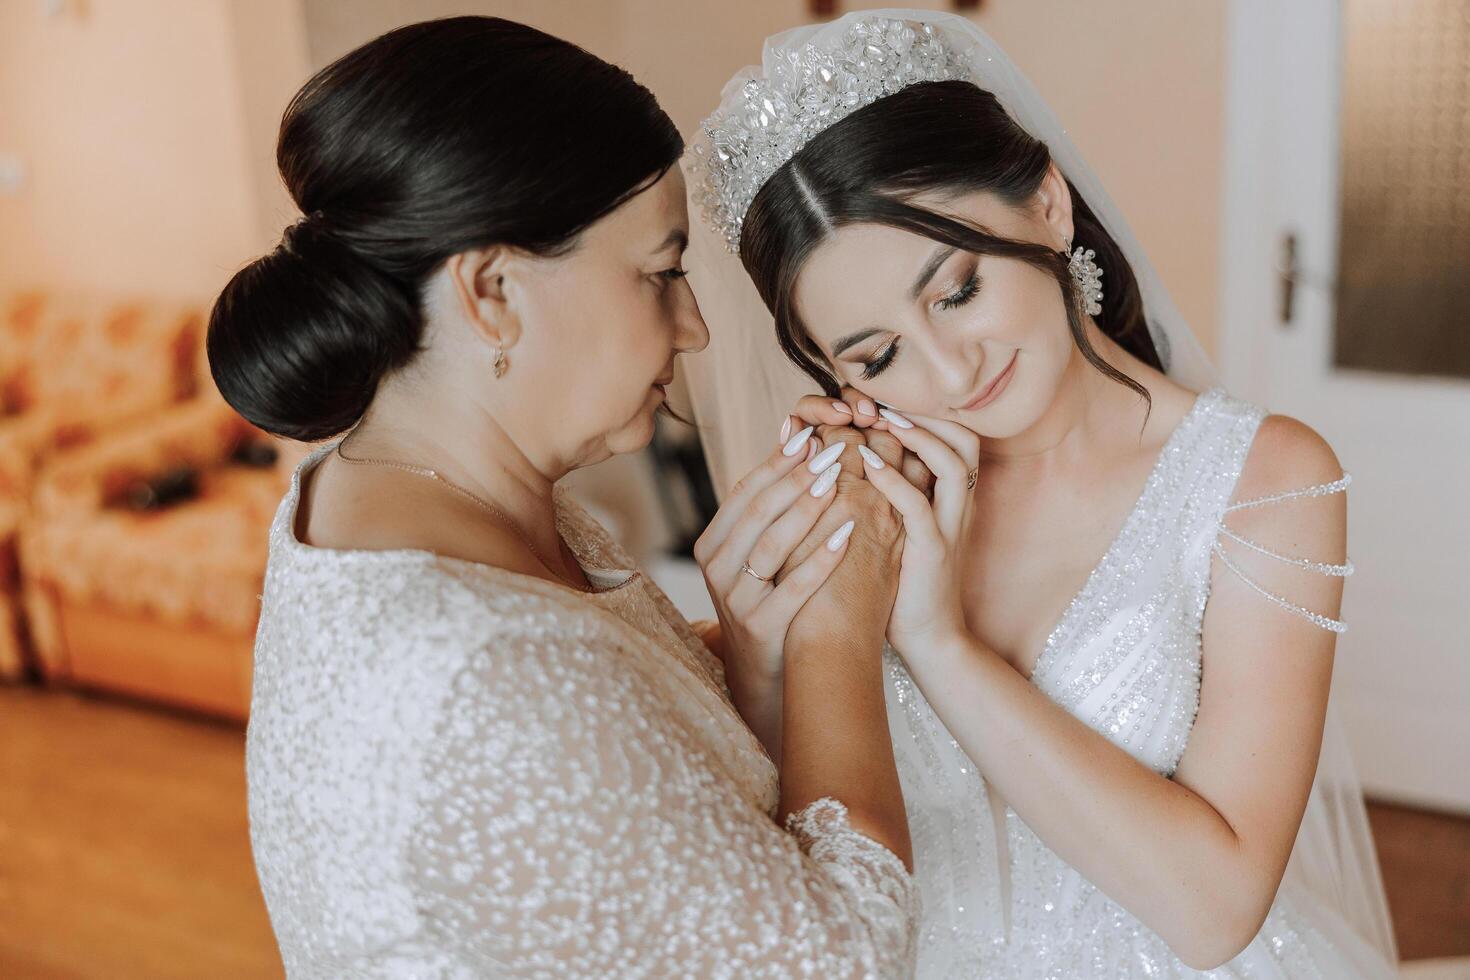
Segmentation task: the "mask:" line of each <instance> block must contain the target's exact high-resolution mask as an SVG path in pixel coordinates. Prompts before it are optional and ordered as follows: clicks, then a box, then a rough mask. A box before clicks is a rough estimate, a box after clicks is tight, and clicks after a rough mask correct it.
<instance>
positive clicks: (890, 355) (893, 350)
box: [862, 337, 898, 381]
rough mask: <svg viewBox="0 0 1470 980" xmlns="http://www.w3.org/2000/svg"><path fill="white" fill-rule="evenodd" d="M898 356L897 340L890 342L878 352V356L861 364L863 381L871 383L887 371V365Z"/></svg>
mask: <svg viewBox="0 0 1470 980" xmlns="http://www.w3.org/2000/svg"><path fill="white" fill-rule="evenodd" d="M897 356H898V338H896V337H895V338H894V339H893V340H890V341H889V342H888V343H887V344H885V345H884V346H883V347H882V348H880V349H879V351H878V356H877V357H875V358H873V359H872V360H871V361H864V362H863V374H862V377H863V380H864V381H872V380H873V379H874V378H876V377H877V376H878V375H880V374H882V373H883V372H884V371H886V370H888V365H890V364H892V363H893V359H894V358H895V357H897Z"/></svg>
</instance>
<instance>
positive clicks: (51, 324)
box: [0, 291, 203, 680]
mask: <svg viewBox="0 0 1470 980" xmlns="http://www.w3.org/2000/svg"><path fill="white" fill-rule="evenodd" d="M202 334H203V316H202V314H201V313H200V311H199V310H198V309H197V308H193V307H189V306H186V305H183V304H177V303H157V302H145V301H118V300H107V299H101V298H98V297H93V296H87V295H84V294H75V293H50V294H48V293H45V292H40V291H31V292H23V293H18V294H15V295H12V296H9V297H7V298H4V299H0V680H15V679H18V678H20V677H22V676H24V674H25V673H26V671H27V667H28V664H30V663H31V661H32V659H33V658H32V656H31V651H30V649H29V648H30V642H29V637H28V629H27V626H26V621H25V620H26V617H25V615H24V611H23V609H24V606H25V603H23V602H22V601H21V589H22V587H23V573H22V569H21V567H20V559H19V554H18V548H17V543H18V536H19V534H20V531H21V529H22V528H23V527H24V526H25V524H26V522H27V521H28V520H29V515H30V512H31V502H32V493H33V487H34V483H35V479H36V474H37V473H38V472H39V470H40V469H42V468H43V467H44V466H45V465H46V463H47V461H48V460H50V459H51V458H53V457H54V456H57V455H58V454H64V453H65V452H67V451H68V450H70V449H72V448H75V447H79V446H84V445H87V444H89V443H92V442H94V441H96V440H98V439H100V438H102V437H104V436H105V435H106V434H107V433H109V432H111V431H113V430H115V429H117V428H118V427H122V426H126V425H128V424H131V423H133V422H136V421H139V420H141V419H143V418H146V417H147V416H149V415H151V414H153V413H155V412H158V411H159V410H161V409H163V408H166V407H167V406H169V405H172V404H176V403H178V402H180V401H181V400H183V399H187V398H190V397H192V396H193V395H195V394H196V393H197V392H198V390H199V381H200V363H201V360H202V357H201V351H202V348H203V337H202Z"/></svg>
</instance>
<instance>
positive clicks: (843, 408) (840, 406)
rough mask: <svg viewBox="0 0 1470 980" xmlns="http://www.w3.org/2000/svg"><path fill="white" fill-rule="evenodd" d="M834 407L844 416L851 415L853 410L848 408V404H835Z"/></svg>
mask: <svg viewBox="0 0 1470 980" xmlns="http://www.w3.org/2000/svg"><path fill="white" fill-rule="evenodd" d="M832 407H833V408H835V409H836V410H837V411H838V412H839V413H841V414H842V415H851V414H852V409H850V408H848V407H847V402H833V403H832Z"/></svg>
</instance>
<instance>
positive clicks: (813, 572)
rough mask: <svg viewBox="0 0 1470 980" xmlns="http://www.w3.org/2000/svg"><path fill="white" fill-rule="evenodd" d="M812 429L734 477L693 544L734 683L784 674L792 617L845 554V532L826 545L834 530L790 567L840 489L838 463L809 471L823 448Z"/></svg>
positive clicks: (757, 683)
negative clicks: (736, 480) (738, 477)
mask: <svg viewBox="0 0 1470 980" xmlns="http://www.w3.org/2000/svg"><path fill="white" fill-rule="evenodd" d="M811 435H812V433H811V432H810V431H808V432H806V435H805V436H801V435H797V436H792V437H791V438H790V439H789V440H788V441H787V442H786V443H784V444H783V445H782V446H778V447H777V448H776V450H775V451H774V452H773V453H772V454H771V455H770V457H769V458H767V459H766V461H765V462H763V463H762V464H761V465H760V466H758V467H756V468H755V469H754V470H752V471H751V472H750V473H748V474H747V475H746V476H745V477H744V479H742V480H741V481H740V482H739V483H737V484H735V487H734V489H733V490H732V491H731V493H730V496H729V497H728V498H727V499H726V500H725V503H724V504H723V505H722V506H721V507H720V509H719V511H718V512H716V514H715V517H714V520H712V521H711V522H710V525H709V527H707V528H705V531H704V533H703V534H701V535H700V536H699V540H698V541H696V542H695V543H694V559H695V561H697V562H698V563H699V566H700V568H701V569H702V570H703V572H704V580H705V584H706V586H707V587H708V588H709V593H710V598H711V599H712V600H713V601H714V606H715V611H716V613H717V614H718V615H719V618H720V629H721V635H722V643H723V647H724V649H723V651H722V652H723V654H724V660H725V668H726V671H727V678H728V679H729V680H730V682H731V684H732V686H733V685H735V684H737V683H745V684H750V685H752V686H758V685H759V684H761V683H764V682H768V681H771V680H773V679H778V678H779V677H780V674H781V665H782V649H783V647H784V645H785V642H786V632H787V629H788V627H789V626H790V624H791V621H792V619H793V618H794V617H795V616H796V613H797V611H798V610H799V609H801V607H802V606H803V604H805V603H806V601H807V600H808V599H809V598H811V596H812V595H813V593H815V592H816V591H817V589H818V588H820V587H821V585H822V584H823V583H824V582H826V581H827V578H828V576H830V575H831V574H832V570H833V569H834V568H836V567H837V565H838V563H839V562H840V561H841V560H842V557H843V555H845V554H846V553H847V535H846V534H844V535H842V536H841V538H840V540H837V542H836V547H835V548H833V547H828V546H827V545H829V544H830V543H831V542H832V540H833V537H832V534H831V533H830V532H829V533H828V535H827V536H826V538H824V541H823V546H822V547H818V548H815V549H814V550H812V551H811V552H810V553H809V554H804V555H802V556H801V558H800V560H799V562H798V563H795V564H794V567H790V568H787V567H786V566H787V565H788V564H789V562H788V559H789V558H790V556H791V554H792V552H793V551H794V550H795V549H796V548H797V546H798V545H799V544H800V543H801V542H802V540H803V539H805V538H806V537H807V535H808V532H809V531H811V529H812V528H813V526H815V525H816V524H817V522H818V520H819V519H820V518H821V517H822V515H823V514H824V513H826V511H827V510H828V508H829V507H830V506H831V504H832V501H833V500H834V499H835V498H836V496H837V494H836V493H835V492H834V490H833V486H834V484H835V481H836V475H837V474H836V472H830V471H831V470H832V466H830V465H829V466H827V467H825V468H823V471H822V472H821V473H815V472H812V470H811V467H810V465H809V463H810V462H811V460H813V459H815V458H816V455H817V453H816V452H815V451H814V446H815V443H814V442H813V441H812V439H811ZM787 450H789V451H790V453H789V454H788V453H787ZM814 490H815V491H817V492H818V495H815V496H814V495H813V491H814ZM745 568H749V569H751V570H752V572H754V573H755V574H751V573H750V572H747V571H745ZM778 571H781V572H782V574H781V576H780V577H779V579H778V578H777V575H776V573H777V572H778ZM756 575H760V576H762V577H764V578H767V579H769V581H762V580H761V579H760V578H757V577H756Z"/></svg>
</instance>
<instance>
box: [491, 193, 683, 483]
mask: <svg viewBox="0 0 1470 980" xmlns="http://www.w3.org/2000/svg"><path fill="white" fill-rule="evenodd" d="M688 240H689V214H688V208H687V205H686V203H685V196H684V175H683V173H682V171H681V170H680V169H679V167H678V166H674V167H671V168H670V169H669V171H668V172H667V173H665V174H664V175H663V177H661V178H660V179H659V180H658V182H657V183H655V184H653V185H652V186H651V187H649V188H648V189H646V190H644V191H643V192H641V193H639V194H638V195H637V196H635V197H633V198H632V199H630V200H628V201H626V202H625V203H624V204H623V205H622V206H620V207H619V208H618V209H617V210H616V211H614V212H612V213H611V214H609V215H607V216H606V217H604V218H602V219H601V220H599V221H598V222H596V223H595V224H593V225H592V226H591V227H590V228H588V229H587V230H586V231H584V232H583V233H582V235H581V237H580V239H579V241H578V244H577V247H576V248H575V249H574V250H573V251H572V252H570V253H569V254H567V255H564V256H560V257H557V258H552V259H545V260H537V262H536V263H535V265H536V269H535V271H534V273H532V274H531V275H528V276H523V277H522V279H521V284H522V286H523V288H522V290H521V292H520V294H519V296H518V303H517V312H518V315H519V317H520V319H521V321H522V325H523V336H522V338H521V341H520V342H519V343H517V344H516V346H515V349H513V350H512V351H510V353H509V355H508V356H509V357H510V358H511V360H512V365H513V366H512V369H511V370H512V371H517V372H519V374H520V376H519V378H518V379H517V382H518V388H517V395H518V397H519V398H520V399H521V400H522V402H523V404H522V405H520V406H518V407H517V410H516V411H517V415H518V416H520V417H521V418H522V419H525V418H526V414H525V410H530V411H531V412H532V413H533V414H534V416H535V418H536V419H537V420H539V423H540V424H541V425H542V426H543V427H542V428H541V431H542V433H543V435H544V436H545V437H546V438H547V439H548V440H551V441H553V442H554V443H555V444H556V448H557V455H558V456H560V457H561V458H562V459H563V460H565V461H566V462H567V463H568V464H569V465H585V464H587V463H590V462H596V461H597V460H599V459H604V458H606V457H607V456H608V455H611V454H613V453H624V452H632V451H635V450H638V449H641V448H642V447H643V446H645V445H647V444H648V442H649V440H650V439H651V438H652V436H653V427H654V413H655V411H656V410H657V409H658V407H659V406H660V405H661V404H662V403H663V402H664V399H665V392H664V388H663V386H665V385H667V384H668V383H669V382H670V381H671V380H672V379H673V376H674V357H675V355H677V354H679V353H681V352H694V351H699V350H702V349H704V347H705V346H706V345H707V344H708V343H709V331H708V330H707V329H706V328H705V325H704V320H703V318H702V317H701V316H700V314H699V307H698V305H697V304H696V303H695V300H694V293H693V292H692V291H691V290H690V288H689V282H688V280H687V279H685V278H684V277H683V264H682V263H683V252H684V249H685V247H686V245H687V243H688Z"/></svg>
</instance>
